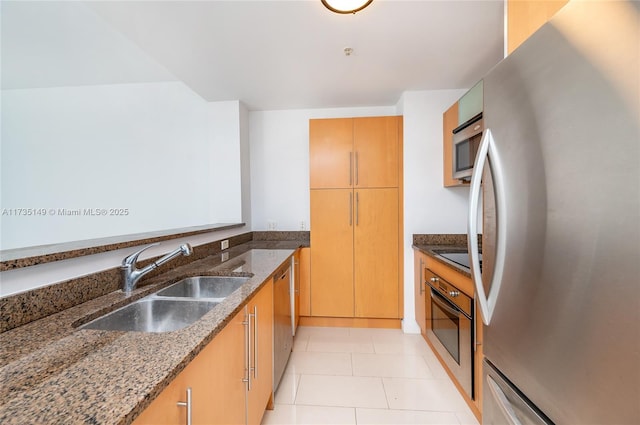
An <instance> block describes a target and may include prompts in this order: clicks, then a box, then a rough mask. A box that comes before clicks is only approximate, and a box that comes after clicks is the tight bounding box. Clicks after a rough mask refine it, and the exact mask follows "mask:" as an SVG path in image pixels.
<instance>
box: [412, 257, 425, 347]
mask: <svg viewBox="0 0 640 425" xmlns="http://www.w3.org/2000/svg"><path fill="white" fill-rule="evenodd" d="M413 267H414V270H413V275H414V284H413V287H414V299H415V314H416V322H418V326H420V333H421V334H422V335H423V336H426V334H427V329H426V326H427V321H426V315H425V302H426V299H425V291H426V290H427V288H426V284H425V275H424V271H425V268H426V254H423V253H422V252H420V251H418V250H417V249H416V250H414V251H413Z"/></svg>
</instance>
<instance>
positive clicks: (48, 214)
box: [0, 82, 241, 249]
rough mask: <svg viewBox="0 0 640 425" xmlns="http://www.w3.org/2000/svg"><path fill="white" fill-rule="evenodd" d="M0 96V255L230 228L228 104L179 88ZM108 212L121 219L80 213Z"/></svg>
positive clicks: (232, 177) (233, 196) (234, 157)
mask: <svg viewBox="0 0 640 425" xmlns="http://www.w3.org/2000/svg"><path fill="white" fill-rule="evenodd" d="M1 100H2V129H1V135H2V157H1V161H2V170H1V173H2V174H1V177H2V198H1V208H2V209H3V215H2V216H1V217H0V220H1V225H2V238H1V241H0V243H1V247H2V249H13V248H20V247H26V246H34V245H45V244H52V243H61V242H67V241H75V240H84V239H94V238H101V237H108V236H114V235H126V234H132V233H142V232H149V231H155V230H162V229H173V228H180V227H189V226H197V225H203V224H211V223H216V222H240V220H241V212H240V209H241V185H240V149H239V131H238V125H239V120H238V114H239V110H238V102H234V103H232V104H231V105H228V104H227V103H225V102H223V103H222V104H220V105H218V104H210V103H207V102H205V101H204V100H203V99H202V98H200V97H199V96H198V95H196V94H195V93H193V92H192V91H191V90H190V89H189V88H188V87H187V86H186V85H184V84H183V83H181V82H164V83H143V84H109V85H99V86H78V87H56V88H46V89H24V90H3V91H2V97H1ZM230 134H231V135H230ZM214 172H215V173H216V175H222V176H223V177H221V178H217V177H215V176H214V174H213V173H214ZM214 207H215V208H214ZM20 208H37V209H43V211H44V215H31V216H25V215H22V214H20V215H16V214H15V213H12V211H14V210H15V209H20ZM114 208H117V209H127V210H128V212H127V213H126V214H125V215H106V216H104V215H100V216H96V215H86V214H85V213H84V210H85V209H106V210H107V211H108V212H109V210H110V209H114ZM60 209H67V210H76V209H80V210H81V213H80V215H73V216H64V215H62V214H61V213H60Z"/></svg>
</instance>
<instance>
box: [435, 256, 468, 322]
mask: <svg viewBox="0 0 640 425" xmlns="http://www.w3.org/2000/svg"><path fill="white" fill-rule="evenodd" d="M424 275H425V277H426V284H427V285H429V286H430V287H431V288H432V290H434V291H436V292H437V293H439V294H440V295H442V296H443V297H445V298H446V299H447V300H448V301H449V302H450V303H452V304H454V305H455V306H456V307H458V308H459V309H460V310H462V312H464V313H465V314H466V315H467V316H469V317H471V316H472V310H471V309H472V308H473V299H472V298H471V297H469V296H468V295H467V294H465V293H464V292H462V291H460V290H459V289H458V288H456V287H455V286H453V285H452V284H451V283H449V282H447V281H446V280H444V279H443V278H441V277H440V276H438V275H437V274H435V273H434V272H432V271H431V270H429V269H428V268H426V269H425V274H424Z"/></svg>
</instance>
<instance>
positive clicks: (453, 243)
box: [412, 234, 481, 278]
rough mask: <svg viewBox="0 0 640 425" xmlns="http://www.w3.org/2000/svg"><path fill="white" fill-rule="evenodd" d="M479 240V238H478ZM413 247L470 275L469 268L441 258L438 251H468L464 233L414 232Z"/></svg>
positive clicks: (457, 270)
mask: <svg viewBox="0 0 640 425" xmlns="http://www.w3.org/2000/svg"><path fill="white" fill-rule="evenodd" d="M480 240H481V239H480ZM412 247H413V249H417V250H418V251H420V252H422V253H424V254H426V255H428V256H429V257H431V258H434V259H435V260H438V261H439V262H441V263H442V264H444V265H446V266H447V267H449V268H451V269H453V270H454V271H456V272H458V273H461V274H463V275H465V276H467V277H469V278H470V277H471V270H469V269H468V268H467V267H464V266H461V265H459V264H456V263H454V262H452V261H449V260H447V259H446V258H442V257H441V256H440V255H438V252H443V251H446V252H468V247H467V235H465V234H414V235H413V245H412Z"/></svg>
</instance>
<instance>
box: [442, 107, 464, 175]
mask: <svg viewBox="0 0 640 425" xmlns="http://www.w3.org/2000/svg"><path fill="white" fill-rule="evenodd" d="M457 126H458V102H456V103H454V104H453V105H451V106H450V107H449V109H447V110H446V111H445V112H444V114H442V153H443V155H442V157H443V163H442V182H443V185H444V186H445V187H452V186H464V185H468V183H464V182H462V181H461V180H458V179H454V178H453V130H454V129H455V128H456V127H457Z"/></svg>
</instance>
